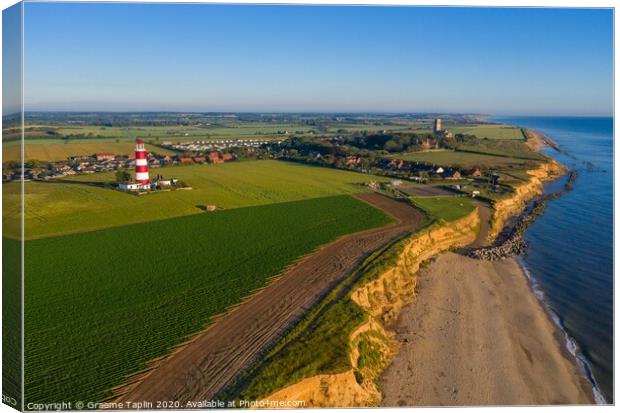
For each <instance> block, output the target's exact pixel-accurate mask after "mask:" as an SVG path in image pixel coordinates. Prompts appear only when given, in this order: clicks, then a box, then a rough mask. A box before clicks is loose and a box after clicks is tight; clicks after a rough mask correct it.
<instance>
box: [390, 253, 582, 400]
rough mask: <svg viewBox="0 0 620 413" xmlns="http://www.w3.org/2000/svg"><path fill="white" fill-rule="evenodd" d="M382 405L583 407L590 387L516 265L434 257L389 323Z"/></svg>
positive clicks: (452, 256) (510, 261) (451, 255)
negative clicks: (392, 347) (392, 345)
mask: <svg viewBox="0 0 620 413" xmlns="http://www.w3.org/2000/svg"><path fill="white" fill-rule="evenodd" d="M392 329H393V330H394V331H396V334H397V335H396V337H397V339H398V340H399V341H400V346H401V347H400V351H399V353H398V354H397V355H396V356H395V357H394V360H393V362H392V364H391V365H390V367H388V369H387V370H386V371H385V372H384V373H383V375H382V378H381V389H382V393H383V400H382V404H383V405H384V406H457V405H538V404H590V403H592V402H593V400H592V390H591V388H590V386H589V384H588V382H587V381H586V380H585V379H584V378H583V377H582V376H581V375H580V373H579V371H578V369H577V367H576V364H575V360H574V358H573V357H572V356H571V355H570V353H568V352H567V351H566V350H565V347H564V342H563V338H561V336H560V332H559V330H558V329H557V327H556V326H555V324H554V323H553V322H552V321H551V319H550V318H549V316H548V314H547V312H546V311H545V310H544V309H543V307H542V305H541V304H540V302H539V301H538V299H537V298H536V296H535V295H534V294H533V293H532V291H531V289H530V286H529V283H528V281H527V278H526V277H525V275H524V273H523V271H522V270H521V268H520V267H519V265H518V263H517V262H516V261H515V260H514V259H505V260H502V261H495V262H488V261H479V260H473V259H470V258H467V257H464V256H462V255H458V254H455V253H451V252H449V253H444V254H441V255H439V256H438V257H437V258H436V259H435V260H434V261H433V262H432V263H430V264H429V265H428V266H427V267H426V268H424V269H421V270H420V271H419V273H418V284H417V293H416V299H415V301H414V303H413V304H411V305H409V306H407V307H405V308H404V309H403V311H402V312H401V315H400V317H399V319H398V321H397V322H396V323H395V325H394V326H392Z"/></svg>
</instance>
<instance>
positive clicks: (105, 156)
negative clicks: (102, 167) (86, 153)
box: [95, 152, 116, 162]
mask: <svg viewBox="0 0 620 413" xmlns="http://www.w3.org/2000/svg"><path fill="white" fill-rule="evenodd" d="M95 159H97V161H98V162H101V161H113V160H114V159H116V155H114V154H113V153H108V152H101V153H96V154H95Z"/></svg>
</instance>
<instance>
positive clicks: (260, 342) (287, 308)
mask: <svg viewBox="0 0 620 413" xmlns="http://www.w3.org/2000/svg"><path fill="white" fill-rule="evenodd" d="M357 197H358V198H359V199H361V200H362V201H364V202H366V203H368V204H370V205H372V206H374V207H376V208H379V209H381V210H383V211H384V212H387V213H388V214H390V215H392V216H393V217H395V218H396V219H397V220H398V222H397V223H396V224H393V225H390V226H387V227H382V228H379V229H374V230H368V231H364V232H359V233H356V234H351V235H347V236H344V237H341V238H339V239H337V240H336V241H334V242H332V243H330V244H327V245H325V246H323V247H321V248H320V249H319V250H317V251H316V252H315V253H313V254H311V255H309V256H307V257H305V258H303V259H301V260H300V261H299V262H298V263H296V264H294V265H293V266H292V267H290V268H289V269H288V270H286V271H285V272H284V273H283V274H282V275H281V276H279V277H277V278H274V279H273V281H272V282H271V283H269V284H268V285H267V286H266V287H264V288H263V289H261V290H259V291H257V292H256V293H255V294H254V295H251V296H250V297H248V298H247V299H246V300H245V301H243V302H242V303H241V304H239V305H238V306H236V307H235V308H234V309H233V310H232V311H229V312H227V313H225V314H223V315H222V316H220V317H218V318H217V319H216V320H214V322H213V323H212V324H211V325H209V326H208V327H207V328H206V329H205V330H204V331H203V332H201V333H198V334H197V335H195V336H193V337H192V338H191V339H190V341H188V342H186V343H185V344H184V345H181V346H179V347H177V348H176V350H175V351H173V352H172V353H171V354H169V355H168V356H166V357H163V358H160V359H158V360H155V361H153V362H152V364H151V366H150V368H149V369H147V370H145V371H142V372H140V373H137V374H136V375H134V376H133V377H130V378H129V379H128V381H127V382H126V383H125V384H124V385H122V386H119V387H117V388H115V389H114V396H113V397H112V398H111V399H110V400H113V401H114V402H134V401H151V402H154V403H155V402H157V401H160V400H175V401H178V402H180V403H181V406H180V407H182V406H183V403H187V402H190V401H202V400H209V399H210V398H212V397H213V396H215V395H217V394H218V393H219V392H220V391H222V390H223V389H224V388H225V387H226V386H228V385H229V384H231V383H232V382H233V381H234V380H235V378H236V377H237V376H238V374H239V373H240V372H242V371H243V370H244V369H245V368H247V366H249V365H250V364H251V363H253V362H255V361H256V359H257V357H259V356H260V354H262V352H263V351H264V349H265V348H266V347H268V346H269V344H270V343H272V342H273V340H274V339H276V338H277V337H279V336H281V334H282V333H283V332H285V331H286V330H287V328H289V327H290V326H291V324H292V323H294V322H295V320H298V319H299V318H300V317H301V316H302V315H303V314H304V313H305V312H306V311H307V310H308V309H309V308H311V307H312V305H313V304H315V303H316V302H317V301H318V300H319V299H320V298H321V297H322V296H323V295H324V294H325V292H326V291H329V289H330V288H332V287H333V286H334V285H336V284H337V283H338V282H340V281H341V280H342V279H343V278H344V277H345V276H346V275H347V274H349V273H350V272H351V271H353V270H354V269H355V268H356V266H357V265H359V263H360V262H361V261H362V260H363V259H364V258H365V257H367V256H368V255H369V254H371V253H372V252H373V251H376V250H377V249H379V248H381V247H383V246H384V245H386V244H388V243H389V242H391V241H392V240H394V239H396V238H398V237H400V236H402V235H403V234H405V233H408V232H412V231H415V230H417V229H419V228H420V227H421V226H422V225H423V224H424V222H425V215H424V214H423V213H422V212H421V211H419V210H417V209H415V208H412V207H411V206H410V205H408V204H407V203H403V202H398V201H396V200H393V199H391V198H388V197H385V196H383V195H379V194H374V193H370V194H361V195H358V196H357ZM176 407H179V406H176ZM171 408H175V406H171Z"/></svg>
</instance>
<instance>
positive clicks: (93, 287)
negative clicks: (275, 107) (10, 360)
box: [5, 196, 391, 402]
mask: <svg viewBox="0 0 620 413" xmlns="http://www.w3.org/2000/svg"><path fill="white" fill-rule="evenodd" d="M389 222H391V218H389V217H387V216H386V215H385V214H383V213H382V212H381V211H379V210H377V209H375V208H373V207H371V206H369V205H367V204H366V203H364V202H360V201H358V200H356V199H354V198H352V197H349V196H336V197H325V198H319V199H312V200H305V201H296V202H290V203H280V204H273V205H264V206H257V207H249V208H237V209H234V210H228V211H221V212H219V213H214V214H204V213H203V214H199V215H192V216H186V217H180V218H173V219H168V220H162V221H154V222H150V223H146V224H137V225H130V226H124V227H117V228H110V229H105V230H100V231H93V232H85V233H80V234H73V235H66V236H60V237H53V238H46V239H39V240H32V241H27V242H26V251H25V253H26V259H27V262H28V269H27V271H28V277H27V279H26V297H25V305H26V314H25V327H26V354H28V357H27V358H26V363H25V372H26V389H27V393H26V400H27V401H29V402H35V401H36V402H40V401H48V402H49V401H55V400H101V399H102V398H105V397H106V396H109V395H110V393H109V389H110V388H111V387H112V386H114V385H118V384H121V383H122V382H123V380H124V378H125V377H126V376H127V375H128V374H131V373H133V372H136V371H139V370H140V369H142V368H144V367H145V366H146V363H147V362H148V361H149V360H152V359H153V358H155V357H158V356H161V355H163V354H166V352H167V351H168V350H169V349H170V347H171V346H173V345H175V344H177V343H179V342H180V341H182V340H183V337H186V336H187V335H189V334H192V333H194V332H197V331H200V330H201V329H202V328H203V326H204V325H205V323H207V322H208V321H209V319H210V318H211V317H213V316H214V315H216V314H220V313H221V312H222V311H224V309H225V308H227V307H229V306H231V305H233V304H235V303H238V302H239V300H240V299H241V298H242V297H245V296H247V295H248V294H249V293H251V292H252V291H253V290H255V289H257V288H259V287H261V286H263V285H264V284H265V282H266V280H267V279H268V278H269V277H271V276H273V275H275V274H277V273H278V272H280V271H281V270H282V269H283V268H284V267H286V266H287V265H289V264H290V263H291V262H292V261H293V260H295V259H296V258H298V257H300V256H303V255H305V254H308V253H310V252H311V251H313V250H314V249H316V248H317V247H318V246H320V245H322V244H325V243H327V242H329V241H331V240H334V239H335V238H336V237H338V236H340V235H343V234H347V233H352V232H357V231H360V230H365V229H368V228H373V227H378V226H382V225H385V224H387V223H389ZM5 243H16V241H11V240H7V239H5Z"/></svg>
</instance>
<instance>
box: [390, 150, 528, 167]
mask: <svg viewBox="0 0 620 413" xmlns="http://www.w3.org/2000/svg"><path fill="white" fill-rule="evenodd" d="M393 157H395V158H398V159H404V160H408V161H418V162H426V163H429V164H434V165H441V166H444V167H445V166H456V167H461V168H471V167H474V166H478V167H484V168H499V167H508V166H525V165H530V164H535V163H536V162H537V161H535V160H529V159H519V158H510V157H506V156H499V155H487V154H483V153H473V152H462V151H453V150H448V149H446V150H434V151H425V152H408V153H404V154H397V155H394V156H393Z"/></svg>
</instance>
